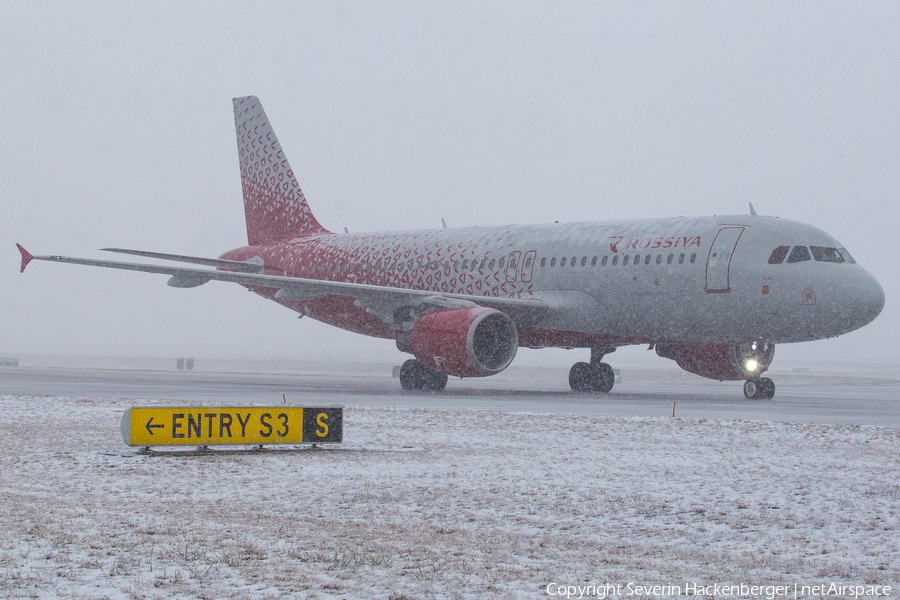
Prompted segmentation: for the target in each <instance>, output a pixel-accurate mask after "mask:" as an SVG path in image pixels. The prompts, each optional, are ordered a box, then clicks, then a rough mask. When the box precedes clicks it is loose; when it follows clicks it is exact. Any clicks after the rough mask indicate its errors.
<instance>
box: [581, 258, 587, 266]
mask: <svg viewBox="0 0 900 600" xmlns="http://www.w3.org/2000/svg"><path fill="white" fill-rule="evenodd" d="M586 264H587V256H582V257H581V266H582V267H583V266H585V265H586Z"/></svg>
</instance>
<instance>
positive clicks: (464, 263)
mask: <svg viewBox="0 0 900 600" xmlns="http://www.w3.org/2000/svg"><path fill="white" fill-rule="evenodd" d="M462 267H463V271H465V270H466V269H468V268H469V259H468V258H467V259H466V260H464V261H463V265H462Z"/></svg>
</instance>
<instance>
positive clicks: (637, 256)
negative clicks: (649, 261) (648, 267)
mask: <svg viewBox="0 0 900 600" xmlns="http://www.w3.org/2000/svg"><path fill="white" fill-rule="evenodd" d="M634 264H636V265H639V264H641V255H640V254H635V255H634Z"/></svg>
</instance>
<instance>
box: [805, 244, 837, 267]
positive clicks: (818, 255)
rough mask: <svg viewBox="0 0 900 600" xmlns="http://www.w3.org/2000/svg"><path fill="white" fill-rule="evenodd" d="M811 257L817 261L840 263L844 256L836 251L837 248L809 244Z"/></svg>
mask: <svg viewBox="0 0 900 600" xmlns="http://www.w3.org/2000/svg"><path fill="white" fill-rule="evenodd" d="M809 249H810V250H811V251H812V255H813V258H814V259H816V260H817V261H819V262H833V263H842V262H844V257H843V256H841V253H840V252H838V249H837V248H826V247H825V246H810V247H809Z"/></svg>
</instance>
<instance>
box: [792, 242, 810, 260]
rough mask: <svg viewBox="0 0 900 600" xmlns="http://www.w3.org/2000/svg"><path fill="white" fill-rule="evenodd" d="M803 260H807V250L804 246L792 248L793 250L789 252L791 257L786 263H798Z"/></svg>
mask: <svg viewBox="0 0 900 600" xmlns="http://www.w3.org/2000/svg"><path fill="white" fill-rule="evenodd" d="M805 260H809V250H808V249H807V248H806V246H794V249H793V250H791V255H790V256H788V259H787V261H788V263H798V262H803V261H805Z"/></svg>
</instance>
